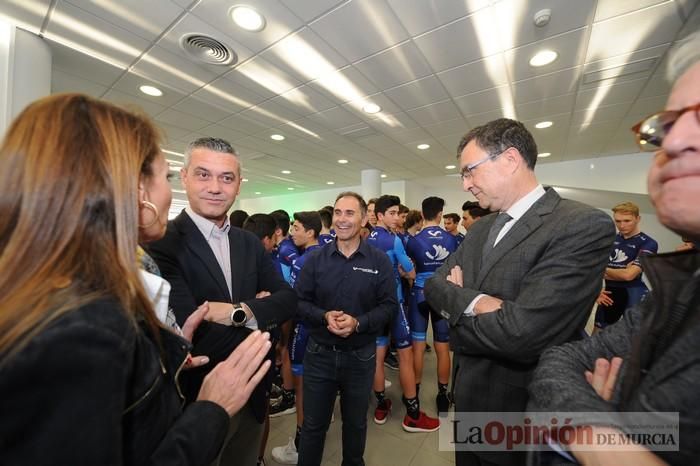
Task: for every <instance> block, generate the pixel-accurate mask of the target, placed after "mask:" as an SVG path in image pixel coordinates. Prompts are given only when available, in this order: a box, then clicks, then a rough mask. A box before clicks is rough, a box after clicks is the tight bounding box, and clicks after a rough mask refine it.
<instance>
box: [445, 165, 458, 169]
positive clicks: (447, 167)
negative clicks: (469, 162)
mask: <svg viewBox="0 0 700 466" xmlns="http://www.w3.org/2000/svg"><path fill="white" fill-rule="evenodd" d="M445 168H446V169H448V170H454V169H455V168H457V166H456V165H445Z"/></svg>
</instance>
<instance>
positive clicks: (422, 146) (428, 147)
mask: <svg viewBox="0 0 700 466" xmlns="http://www.w3.org/2000/svg"><path fill="white" fill-rule="evenodd" d="M416 147H417V148H418V149H420V150H426V149H430V144H418V145H417V146H416Z"/></svg>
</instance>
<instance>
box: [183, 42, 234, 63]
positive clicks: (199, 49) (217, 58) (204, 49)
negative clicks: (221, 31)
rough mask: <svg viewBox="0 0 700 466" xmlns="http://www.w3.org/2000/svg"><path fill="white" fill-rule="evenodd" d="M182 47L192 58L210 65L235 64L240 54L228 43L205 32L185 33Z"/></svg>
mask: <svg viewBox="0 0 700 466" xmlns="http://www.w3.org/2000/svg"><path fill="white" fill-rule="evenodd" d="M180 48H181V49H182V50H183V51H184V52H185V53H186V54H187V55H188V56H189V57H190V58H192V59H194V60H195V61H198V62H203V63H206V64H208V65H223V66H229V65H235V64H236V62H237V61H238V56H237V55H236V52H234V51H233V50H232V49H231V48H230V47H229V46H228V45H226V44H224V43H223V42H221V41H219V40H217V39H214V38H213V37H211V36H207V35H204V34H185V35H184V36H182V37H181V38H180Z"/></svg>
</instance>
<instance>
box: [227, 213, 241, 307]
mask: <svg viewBox="0 0 700 466" xmlns="http://www.w3.org/2000/svg"><path fill="white" fill-rule="evenodd" d="M239 236H240V232H239V231H238V230H237V229H236V228H235V227H231V228H230V229H229V232H228V243H229V251H230V254H231V292H232V293H233V296H232V297H231V300H232V301H231V302H234V303H237V302H239V301H240V300H241V297H240V294H241V280H242V279H243V276H242V275H243V270H241V265H242V264H241V263H240V260H241V257H243V256H244V251H243V241H241V238H239ZM236 261H239V263H237V262H236Z"/></svg>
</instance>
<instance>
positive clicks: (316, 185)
mask: <svg viewBox="0 0 700 466" xmlns="http://www.w3.org/2000/svg"><path fill="white" fill-rule="evenodd" d="M237 3H239V2H237V1H236V0H194V1H192V0H118V1H117V0H114V1H109V0H0V16H2V17H4V18H6V19H9V20H10V21H11V22H13V23H15V24H18V25H19V26H20V27H22V28H25V29H27V30H29V31H31V32H34V33H37V34H40V35H42V36H43V37H44V38H45V39H47V41H48V42H49V44H50V46H51V48H52V50H53V76H52V90H53V92H68V91H70V92H73V91H77V92H84V93H87V94H90V95H93V96H95V97H101V98H104V99H106V100H109V101H112V102H116V103H119V104H126V105H130V106H133V105H136V106H138V107H140V108H142V109H143V110H144V111H146V112H147V113H148V114H149V115H151V116H152V117H153V118H154V119H155V120H156V121H157V123H158V124H159V125H160V127H161V128H162V129H163V131H164V133H165V135H166V141H165V143H164V148H165V149H167V150H169V151H173V152H178V153H181V152H182V151H183V148H184V146H185V145H186V144H187V142H188V141H190V140H192V139H194V138H197V137H200V136H205V135H211V136H217V137H222V138H225V139H227V140H229V141H230V142H231V143H232V144H233V146H234V147H235V148H236V149H237V151H239V152H240V154H241V156H242V158H243V166H244V170H245V173H244V176H245V177H246V178H248V179H249V181H248V182H247V183H245V185H244V188H243V190H242V193H241V197H243V198H245V197H253V196H255V194H254V193H255V192H260V193H262V194H261V195H263V196H270V195H275V194H283V193H284V194H287V193H289V191H288V188H290V187H291V188H294V189H295V190H296V191H309V190H317V189H322V188H326V187H327V185H326V183H327V182H328V181H333V182H334V183H335V186H336V187H337V186H344V185H347V186H352V185H358V184H360V171H361V170H362V169H368V168H375V169H379V170H381V171H382V172H384V173H385V174H386V175H387V181H389V180H395V179H406V180H411V179H418V178H424V177H435V176H440V175H444V174H448V173H451V172H452V173H454V170H447V169H445V165H448V164H450V163H454V158H455V155H456V146H457V144H458V142H459V139H460V137H461V136H462V135H463V134H464V133H465V132H466V131H468V130H469V129H470V128H472V127H473V126H475V125H478V124H482V123H485V122H487V121H489V120H491V119H494V118H498V117H501V116H510V117H516V118H518V119H520V120H523V121H524V122H525V123H526V124H527V125H528V126H529V127H530V128H531V129H532V131H533V133H534V134H535V137H536V140H537V142H538V145H539V149H540V152H551V153H552V156H551V157H549V158H547V159H541V160H540V163H548V162H555V161H564V160H575V159H582V158H590V157H599V156H607V155H614V154H622V153H630V152H635V151H636V146H635V144H634V139H633V137H632V134H631V132H630V131H629V128H630V127H631V126H632V125H633V124H634V123H635V122H636V121H637V120H639V119H640V118H642V117H643V116H645V115H647V114H649V113H652V112H654V111H657V110H658V109H660V108H661V107H662V106H663V103H664V100H665V98H666V96H667V95H668V92H669V87H668V85H667V84H666V82H665V80H664V78H663V73H664V71H663V65H664V58H665V55H666V53H667V51H668V49H669V47H670V46H671V45H672V44H673V42H674V41H676V40H677V39H679V38H682V37H684V36H685V35H687V34H688V33H690V32H692V31H694V30H696V29H697V28H698V26H700V8H698V6H697V5H698V3H699V2H698V1H697V0H676V1H673V0H666V1H663V0H598V1H596V0H347V1H339V0H246V1H245V2H243V3H245V4H247V5H250V6H253V7H254V8H256V9H257V10H258V11H259V12H260V13H262V14H263V15H264V16H265V18H266V22H267V25H266V27H265V29H264V30H262V31H261V32H257V33H256V32H248V31H245V30H242V29H240V28H238V27H237V26H236V25H235V24H234V23H233V22H232V21H231V19H230V16H229V15H228V10H229V8H230V7H231V6H232V5H235V4H237ZM543 8H549V9H551V12H552V15H551V21H550V22H549V24H548V25H546V26H545V27H542V28H538V27H536V26H535V25H534V24H533V20H532V18H533V15H534V13H535V12H537V11H539V10H541V9H543ZM186 33H201V34H207V35H211V36H213V37H215V38H216V39H218V40H220V41H221V42H224V43H225V44H227V45H229V46H230V47H231V48H232V49H233V50H234V51H235V52H236V54H237V55H238V62H237V64H235V65H234V66H228V67H222V66H214V65H207V64H200V63H195V62H193V61H192V60H191V59H190V58H188V55H186V54H185V53H184V52H182V51H181V50H180V48H179V45H178V44H179V40H180V37H181V36H182V35H183V34H186ZM544 48H549V49H552V50H555V51H557V52H558V54H559V58H558V59H557V60H556V61H555V62H553V63H552V64H549V65H547V66H544V67H541V68H533V67H531V66H530V65H529V63H528V62H529V60H530V57H531V56H532V55H533V54H534V53H535V52H537V51H539V50H541V49H544ZM143 84H151V85H155V86H157V87H159V88H160V89H162V90H163V92H164V94H163V96H161V97H149V96H146V95H144V94H142V93H140V91H139V86H141V85H143ZM367 102H372V103H376V104H378V105H379V106H380V107H381V108H382V111H381V112H380V113H379V114H376V115H369V114H366V113H364V112H363V111H362V110H361V108H362V106H363V105H364V104H365V103H367ZM542 120H551V121H552V122H554V125H553V126H552V127H550V128H548V129H544V130H538V129H534V124H535V123H537V122H538V121H542ZM275 133H277V134H282V135H284V136H285V137H286V139H285V140H284V141H282V142H276V141H273V140H271V139H270V135H271V134H275ZM420 143H427V144H430V146H431V147H430V149H428V150H424V151H421V150H418V149H417V148H416V145H417V144H420ZM168 158H169V159H172V160H180V157H179V156H178V155H176V154H170V153H169V154H168ZM338 159H347V160H349V163H348V164H346V165H340V164H338V163H337V160H338ZM282 170H291V172H292V173H291V174H287V175H284V174H281V171H282ZM175 188H176V189H178V186H176V187H175ZM176 197H180V198H183V197H184V196H183V195H182V194H181V193H177V192H176Z"/></svg>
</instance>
